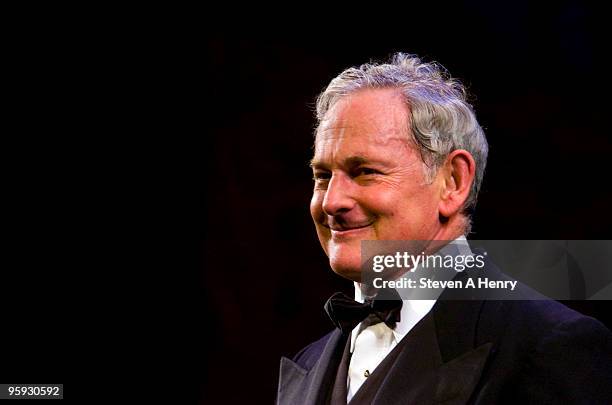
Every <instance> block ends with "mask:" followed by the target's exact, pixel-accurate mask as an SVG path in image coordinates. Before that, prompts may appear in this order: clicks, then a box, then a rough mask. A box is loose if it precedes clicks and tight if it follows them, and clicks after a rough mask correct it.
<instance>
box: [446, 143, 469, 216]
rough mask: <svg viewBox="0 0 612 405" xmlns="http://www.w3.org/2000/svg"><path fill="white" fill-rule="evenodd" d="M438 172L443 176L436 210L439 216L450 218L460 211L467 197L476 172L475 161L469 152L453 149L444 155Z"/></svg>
mask: <svg viewBox="0 0 612 405" xmlns="http://www.w3.org/2000/svg"><path fill="white" fill-rule="evenodd" d="M440 174H441V175H442V176H443V177H442V179H441V180H442V182H441V184H442V188H441V190H440V202H439V205H438V210H439V213H440V215H441V216H443V217H445V218H451V217H453V216H454V215H456V214H457V213H460V212H461V209H462V208H463V205H464V204H465V202H466V201H467V199H468V196H469V194H470V190H471V189H472V183H473V182H474V176H475V174H476V162H474V158H473V157H472V154H471V153H470V152H468V151H466V150H463V149H458V150H454V151H452V152H451V153H450V154H449V155H448V156H447V157H446V160H445V162H444V164H443V166H442V168H441V170H440Z"/></svg>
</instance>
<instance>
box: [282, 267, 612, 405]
mask: <svg viewBox="0 0 612 405" xmlns="http://www.w3.org/2000/svg"><path fill="white" fill-rule="evenodd" d="M486 272H487V277H489V279H491V278H493V279H495V278H497V279H507V278H506V277H505V276H504V275H503V274H501V273H500V272H499V271H498V270H497V269H495V267H494V266H492V265H490V264H488V265H487V267H486ZM492 275H495V276H494V277H492ZM517 288H520V289H521V291H522V293H523V294H524V296H525V297H526V298H527V297H531V296H532V295H533V290H530V289H528V288H527V287H525V286H520V287H517ZM444 294H447V291H445V292H444V293H443V295H442V296H441V297H440V299H439V300H438V301H437V302H436V304H435V306H434V307H433V309H432V311H431V312H430V313H429V314H427V316H425V317H424V318H423V319H422V320H421V321H420V322H419V323H418V324H417V325H415V327H414V328H413V329H412V330H411V331H410V333H408V335H406V336H405V337H404V339H409V341H408V342H406V345H405V346H404V349H403V350H402V352H401V353H400V354H399V356H398V358H397V360H396V361H395V363H394V365H393V366H392V368H391V369H390V371H389V372H388V373H387V375H386V377H385V378H384V379H383V382H382V383H381V385H380V388H379V389H378V392H377V394H376V396H375V398H374V401H373V402H372V403H373V404H384V405H392V404H413V403H414V404H438V403H444V404H466V403H470V404H500V403H508V404H525V403H534V404H555V403H563V404H574V403H577V404H612V334H611V333H610V331H609V330H608V329H607V328H606V327H605V326H604V325H602V324H601V323H600V322H598V321H597V320H595V319H593V318H590V317H587V316H584V315H582V314H579V313H578V312H575V311H573V310H571V309H569V308H567V307H566V306H564V305H562V304H560V303H558V302H556V301H552V300H542V299H540V300H521V301H516V300H513V301H504V300H495V301H492V300H485V299H482V300H463V301H457V300H446V299H444ZM347 339H348V336H346V335H342V334H341V332H340V330H339V329H336V330H334V331H332V332H331V333H329V334H327V335H326V336H324V337H323V338H321V339H320V340H318V341H316V342H314V343H312V344H310V345H308V346H307V347H305V348H304V349H303V350H301V351H300V352H299V353H298V354H297V355H296V356H295V357H294V358H293V360H290V359H288V358H285V357H283V358H282V359H281V366H280V379H279V386H278V394H277V403H278V404H283V405H284V404H304V405H306V404H308V405H314V404H324V403H325V402H326V397H327V395H328V393H329V390H330V389H331V385H332V384H333V383H334V379H335V375H336V370H337V368H338V365H339V363H340V360H341V358H342V353H343V350H344V347H345V344H346V340H347ZM349 404H350V403H349Z"/></svg>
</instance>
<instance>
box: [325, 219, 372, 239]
mask: <svg viewBox="0 0 612 405" xmlns="http://www.w3.org/2000/svg"><path fill="white" fill-rule="evenodd" d="M370 225H372V222H367V223H363V224H338V223H335V224H332V225H324V226H325V227H326V228H328V229H329V230H330V231H331V234H332V236H333V237H334V238H336V237H341V236H350V235H353V234H357V233H360V232H361V231H363V230H365V229H366V228H369V227H370Z"/></svg>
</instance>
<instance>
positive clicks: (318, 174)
mask: <svg viewBox="0 0 612 405" xmlns="http://www.w3.org/2000/svg"><path fill="white" fill-rule="evenodd" d="M330 178H331V173H329V172H325V171H320V170H317V171H315V172H314V173H313V175H312V179H313V180H314V181H327V180H329V179H330Z"/></svg>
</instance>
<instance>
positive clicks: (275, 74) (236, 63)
mask: <svg viewBox="0 0 612 405" xmlns="http://www.w3.org/2000/svg"><path fill="white" fill-rule="evenodd" d="M387 11H388V10H387ZM414 14H416V17H415V16H414V15H410V16H408V15H407V17H406V18H405V19H404V20H402V19H401V18H399V17H398V18H397V19H393V20H392V21H389V24H388V25H382V27H383V28H375V27H374V26H373V25H371V24H357V23H356V24H354V25H351V24H347V25H348V26H349V28H347V29H346V30H337V31H338V32H334V33H331V32H326V31H325V29H326V27H327V26H326V25H325V23H323V27H322V28H321V27H319V28H318V30H317V32H318V34H316V35H315V34H313V35H304V36H301V37H300V39H297V37H289V36H288V35H285V34H283V33H282V32H276V33H275V34H273V35H255V34H253V33H252V32H251V33H250V34H249V35H230V34H229V33H227V32H225V33H221V32H218V33H216V34H211V35H210V36H208V37H207V39H206V48H205V52H206V61H207V68H210V69H211V72H212V74H211V75H210V76H209V77H210V78H211V80H210V83H209V85H210V88H209V89H208V90H207V91H206V93H205V94H203V95H202V98H203V99H205V100H206V103H205V110H206V111H205V113H206V114H205V115H206V122H205V124H204V125H205V127H206V129H207V131H210V133H209V134H208V136H206V137H205V138H203V141H202V142H200V143H199V146H198V148H197V150H196V151H195V152H196V153H197V155H198V158H197V166H196V167H197V168H196V169H195V178H196V182H195V184H196V189H197V190H198V191H199V193H200V197H201V198H200V206H199V213H200V214H199V216H198V218H199V222H198V230H199V232H200V241H201V246H200V252H201V261H200V266H199V271H198V275H199V278H198V293H197V294H198V302H197V307H196V314H197V316H195V317H194V319H193V320H192V322H193V324H194V325H195V327H196V329H197V331H198V334H197V336H200V337H201V342H199V343H198V351H197V353H198V354H199V355H201V357H198V359H200V358H201V361H199V362H198V364H199V367H198V368H197V371H196V377H197V378H198V380H199V381H200V391H201V396H202V399H201V401H202V403H271V402H272V401H273V399H274V396H275V391H276V384H277V378H278V365H279V359H280V356H281V355H284V356H293V355H294V354H295V353H296V352H297V351H298V350H299V349H301V348H302V347H303V346H305V345H306V344H307V343H309V342H312V341H313V340H315V339H317V338H319V337H320V336H322V335H323V334H324V333H326V332H327V331H329V330H331V324H330V323H329V321H328V320H327V319H326V317H325V314H324V312H323V309H322V305H323V303H324V302H325V300H326V299H327V298H328V297H329V295H331V294H332V293H333V292H334V291H337V290H343V291H345V292H350V291H351V288H352V286H351V284H350V283H348V282H346V281H343V280H341V279H340V278H339V277H337V276H336V275H334V274H333V272H332V271H331V270H330V269H329V265H328V263H327V259H326V257H325V255H324V253H323V252H322V250H321V248H320V246H319V242H318V240H317V237H316V234H315V230H314V226H313V225H312V222H311V218H310V214H309V208H308V206H309V199H310V194H311V189H312V183H311V173H310V169H309V167H308V161H309V159H310V158H311V157H312V156H311V155H312V149H311V146H312V141H313V138H312V130H313V127H314V124H315V121H314V100H315V97H316V95H317V94H318V93H319V92H320V91H321V90H323V88H324V87H325V86H326V84H327V83H328V82H329V81H330V80H331V79H332V78H333V77H335V76H336V75H337V74H338V73H339V72H340V71H342V70H343V69H345V68H347V67H349V66H354V65H359V64H361V63H364V62H368V61H369V60H381V59H386V58H387V57H388V56H389V55H390V54H392V53H393V52H396V51H403V52H409V53H415V54H417V55H419V56H421V57H423V58H424V59H425V60H427V61H431V60H435V61H437V62H439V63H441V64H442V65H443V66H445V67H446V68H447V69H448V70H449V71H450V72H451V74H452V75H453V76H455V77H458V78H460V79H462V80H463V82H464V83H465V84H466V85H467V86H468V89H469V91H470V92H471V93H472V94H473V95H474V97H473V99H472V103H473V105H474V107H475V109H476V112H477V116H478V118H479V121H480V123H481V125H482V126H483V127H484V129H485V132H486V135H487V138H488V141H489V145H490V153H489V160H488V166H487V171H486V174H485V180H484V184H483V186H482V191H481V194H480V197H479V202H478V206H477V209H476V214H475V217H474V226H473V232H474V233H473V234H472V235H471V238H473V239H609V238H610V226H611V225H612V219H611V218H610V207H612V193H611V192H610V179H609V176H610V169H609V167H610V156H611V153H612V140H611V136H610V133H609V112H608V108H609V93H608V92H607V86H608V85H607V83H605V82H606V81H607V80H608V79H607V76H608V73H607V70H608V68H609V65H608V64H607V63H605V62H604V60H605V59H606V56H607V55H606V52H607V51H606V48H605V47H604V42H605V39H604V37H603V36H602V32H603V31H604V28H605V27H603V26H601V24H600V23H599V22H598V18H597V14H598V13H597V11H596V10H594V9H593V8H591V7H589V6H586V5H584V4H583V3H578V2H573V3H572V2H569V3H563V4H561V5H557V6H555V7H554V8H546V9H544V8H539V9H534V8H533V7H531V6H528V5H527V4H515V3H513V4H512V6H510V5H508V6H506V7H501V6H495V7H494V6H487V5H485V4H484V3H482V4H481V3H468V4H467V5H464V7H459V8H457V9H454V10H446V13H444V17H442V16H440V15H437V14H436V15H433V14H431V12H430V13H429V14H426V15H420V16H419V14H418V13H414ZM434 17H435V18H434ZM321 18H323V17H322V16H321ZM322 31H323V33H322ZM334 31H336V30H334ZM567 304H568V305H570V306H571V307H573V308H576V309H578V310H580V311H582V312H584V313H587V314H590V315H592V316H595V317H597V318H598V319H600V320H601V321H603V322H604V323H606V324H607V325H608V327H609V328H610V327H611V325H612V317H611V316H610V315H609V314H608V313H607V310H608V309H609V305H608V302H569V303H567Z"/></svg>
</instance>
